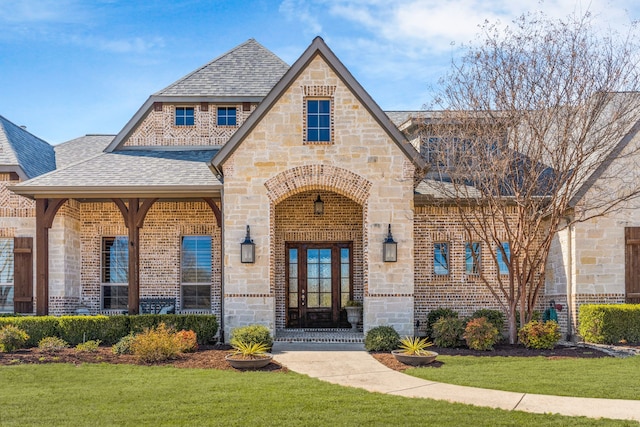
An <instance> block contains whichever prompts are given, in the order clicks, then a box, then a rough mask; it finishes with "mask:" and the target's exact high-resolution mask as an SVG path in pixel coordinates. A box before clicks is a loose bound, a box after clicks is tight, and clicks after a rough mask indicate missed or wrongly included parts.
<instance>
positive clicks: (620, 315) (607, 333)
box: [578, 304, 640, 344]
mask: <svg viewBox="0 0 640 427" xmlns="http://www.w3.org/2000/svg"><path fill="white" fill-rule="evenodd" d="M578 334H580V336H581V337H582V339H583V340H584V341H586V342H591V343H596V344H618V343H620V342H628V343H640V304H583V305H581V306H580V313H579V314H578Z"/></svg>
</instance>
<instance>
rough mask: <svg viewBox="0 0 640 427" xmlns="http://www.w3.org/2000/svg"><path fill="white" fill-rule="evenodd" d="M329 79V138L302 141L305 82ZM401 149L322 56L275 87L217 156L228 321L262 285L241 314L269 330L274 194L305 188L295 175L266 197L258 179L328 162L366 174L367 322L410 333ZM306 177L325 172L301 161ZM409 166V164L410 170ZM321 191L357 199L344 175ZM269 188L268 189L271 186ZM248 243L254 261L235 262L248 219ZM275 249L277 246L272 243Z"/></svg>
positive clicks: (409, 249) (408, 234) (406, 189)
mask: <svg viewBox="0 0 640 427" xmlns="http://www.w3.org/2000/svg"><path fill="white" fill-rule="evenodd" d="M313 86H323V87H333V86H335V91H334V92H333V98H332V102H333V105H334V109H333V114H334V117H333V123H334V128H333V135H334V138H335V139H334V140H333V141H331V142H330V143H327V144H316V143H314V144H305V143H304V126H303V121H304V120H303V118H304V117H303V111H304V108H303V107H304V99H305V93H304V90H305V88H309V87H313ZM406 160H407V159H406V156H405V155H404V153H403V152H402V151H401V150H400V148H399V147H397V146H396V144H395V143H394V142H393V141H392V140H391V138H390V137H389V136H388V134H387V133H386V132H385V131H384V130H383V129H382V128H381V127H380V125H379V124H378V123H377V122H376V120H375V119H374V118H373V117H372V116H371V115H370V114H369V112H368V111H367V110H366V108H365V107H364V106H363V105H362V104H361V103H360V101H359V100H358V99H357V98H356V97H355V96H354V95H353V94H352V93H351V92H350V90H349V89H348V87H346V86H345V84H344V83H343V81H342V80H341V79H340V78H339V77H338V76H337V75H336V74H335V73H334V72H333V70H332V69H331V68H330V67H329V66H328V65H327V64H326V63H325V62H324V60H323V59H322V58H321V57H319V56H318V57H316V58H314V59H313V60H312V61H311V62H310V64H309V65H308V67H307V68H306V69H305V70H303V71H302V72H301V73H300V75H299V76H298V77H297V79H296V80H295V81H294V82H293V83H292V84H291V86H290V87H289V88H288V89H287V90H286V91H285V92H284V93H283V94H282V96H281V97H280V98H279V100H278V101H277V102H276V103H275V104H274V105H273V106H272V108H271V109H270V110H269V112H267V113H266V115H265V116H264V117H263V119H262V120H261V121H260V123H258V124H257V125H256V126H255V128H254V129H253V130H252V132H251V133H250V134H249V135H247V137H246V138H245V139H244V141H243V142H242V144H241V145H240V146H239V147H238V149H237V150H236V151H235V152H234V153H233V154H232V155H231V156H230V158H229V159H227V161H226V162H225V164H224V165H223V172H224V176H225V190H224V206H225V215H224V221H225V259H224V264H225V291H226V292H227V293H229V294H230V295H229V298H228V299H227V300H228V302H226V303H225V304H226V305H225V307H226V308H228V309H229V310H228V311H226V312H225V324H226V325H227V327H228V328H231V327H234V326H241V325H243V324H246V322H245V320H247V319H245V318H242V319H241V318H240V315H241V313H240V311H232V310H231V308H232V307H235V306H237V307H241V306H242V304H243V301H244V300H243V299H246V298H249V297H247V296H245V295H261V296H262V298H264V301H265V304H267V306H265V307H264V310H263V311H262V312H258V313H256V314H255V316H253V318H252V319H250V322H249V323H262V324H265V325H267V326H268V327H270V328H271V329H272V330H275V326H276V325H275V312H276V301H275V295H274V294H273V293H272V289H275V288H276V286H277V283H276V282H275V281H276V275H275V273H274V271H275V268H276V250H278V248H276V236H275V232H274V228H275V227H274V225H275V221H276V220H277V218H273V216H274V215H275V216H277V212H276V211H277V210H276V207H275V206H274V203H273V200H274V199H277V200H284V199H286V198H288V197H291V196H295V195H297V194H299V193H304V192H307V191H310V190H312V189H313V188H310V187H304V186H302V187H299V186H298V184H296V182H295V181H290V182H288V183H283V184H282V186H283V187H282V191H279V194H284V195H285V196H284V198H279V197H275V198H270V196H269V192H270V190H271V189H270V188H267V187H265V185H266V183H267V182H268V181H269V180H270V179H272V178H274V177H276V176H278V175H279V174H281V173H285V174H286V173H287V171H290V170H298V171H300V170H301V169H296V168H301V167H303V166H306V167H309V166H315V165H323V166H335V167H336V168H339V169H342V170H346V171H350V172H351V173H352V174H353V175H355V176H358V177H360V179H361V180H362V181H363V182H369V183H371V187H370V189H369V191H368V195H367V198H366V200H364V201H362V202H360V201H358V203H359V204H361V206H362V221H363V223H362V228H363V231H362V239H363V245H362V251H363V259H362V264H363V273H362V277H363V279H362V281H363V290H364V293H365V294H364V327H365V330H368V329H369V328H371V327H373V326H377V325H379V324H382V323H384V322H387V320H389V319H391V320H392V321H391V322H389V323H388V324H392V325H393V326H395V327H396V328H397V329H398V330H399V332H400V333H402V334H411V333H413V170H412V168H411V167H407V162H406ZM305 171H306V172H304V174H305V175H308V181H309V182H312V183H314V185H318V184H320V183H321V180H322V179H324V178H322V177H321V176H319V175H318V174H315V175H314V172H313V171H312V169H305ZM409 172H411V173H409ZM328 184H329V185H327V187H321V189H322V190H323V191H328V192H333V193H337V194H341V195H343V196H346V197H348V198H350V199H352V200H357V196H356V194H357V192H358V191H359V189H353V190H349V191H347V192H345V191H344V190H342V189H347V188H348V184H347V183H346V182H345V180H344V179H340V177H336V179H335V180H334V181H329V182H328ZM271 192H272V193H275V192H274V191H273V190H271ZM247 224H249V225H251V236H252V238H253V239H254V242H255V244H256V258H257V259H256V263H255V264H250V265H248V264H245V265H243V264H241V263H240V254H239V250H240V247H239V246H240V245H239V244H238V243H239V242H241V241H242V240H243V238H244V234H245V228H246V225H247ZM388 224H392V231H393V235H394V238H395V239H396V240H397V241H398V260H399V261H398V262H397V263H383V262H382V241H383V240H384V238H385V236H386V232H387V226H388ZM280 250H281V249H280Z"/></svg>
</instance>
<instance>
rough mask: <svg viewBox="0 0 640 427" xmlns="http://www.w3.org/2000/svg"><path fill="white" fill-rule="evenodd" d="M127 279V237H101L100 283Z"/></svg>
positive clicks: (124, 281)
mask: <svg viewBox="0 0 640 427" xmlns="http://www.w3.org/2000/svg"><path fill="white" fill-rule="evenodd" d="M128 281H129V238H128V237H126V236H116V237H103V238H102V283H127V282H128Z"/></svg>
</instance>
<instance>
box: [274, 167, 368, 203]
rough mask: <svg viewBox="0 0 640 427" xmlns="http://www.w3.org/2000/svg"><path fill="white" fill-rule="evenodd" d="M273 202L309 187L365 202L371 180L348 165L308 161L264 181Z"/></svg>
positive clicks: (306, 189) (357, 201) (309, 188)
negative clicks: (308, 162)
mask: <svg viewBox="0 0 640 427" xmlns="http://www.w3.org/2000/svg"><path fill="white" fill-rule="evenodd" d="M264 185H265V187H267V196H268V197H269V200H270V201H271V204H272V205H277V204H278V203H280V202H281V201H282V200H284V199H286V198H287V197H290V196H293V195H294V194H298V193H302V192H303V191H309V190H327V191H334V192H336V193H338V194H341V195H343V196H345V197H348V198H350V199H351V200H353V201H354V202H356V203H358V204H360V205H364V204H365V202H366V200H367V199H368V197H369V191H370V189H371V182H370V181H368V180H367V179H365V178H363V177H361V176H360V175H356V174H355V173H353V172H351V171H348V170H346V169H342V168H338V167H335V166H330V165H305V166H298V167H295V168H291V169H288V170H286V171H284V172H281V173H279V174H278V175H276V176H274V177H273V178H271V179H269V180H267V181H266V182H265V183H264Z"/></svg>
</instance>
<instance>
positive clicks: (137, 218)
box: [112, 198, 158, 314]
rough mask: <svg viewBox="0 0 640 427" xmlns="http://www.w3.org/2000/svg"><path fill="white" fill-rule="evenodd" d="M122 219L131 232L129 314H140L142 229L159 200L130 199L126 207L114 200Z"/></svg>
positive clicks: (122, 202)
mask: <svg viewBox="0 0 640 427" xmlns="http://www.w3.org/2000/svg"><path fill="white" fill-rule="evenodd" d="M112 200H113V202H114V203H115V204H116V206H117V207H118V209H120V212H121V213H122V217H123V218H124V225H125V226H126V227H127V229H128V230H129V300H128V302H127V306H128V307H127V308H128V311H129V314H138V312H139V307H140V228H142V226H143V225H144V219H145V217H146V216H147V213H148V212H149V209H151V206H152V205H153V204H154V203H155V202H156V200H158V199H142V205H141V204H140V199H138V198H131V199H128V205H125V203H124V201H123V200H122V199H112Z"/></svg>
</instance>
